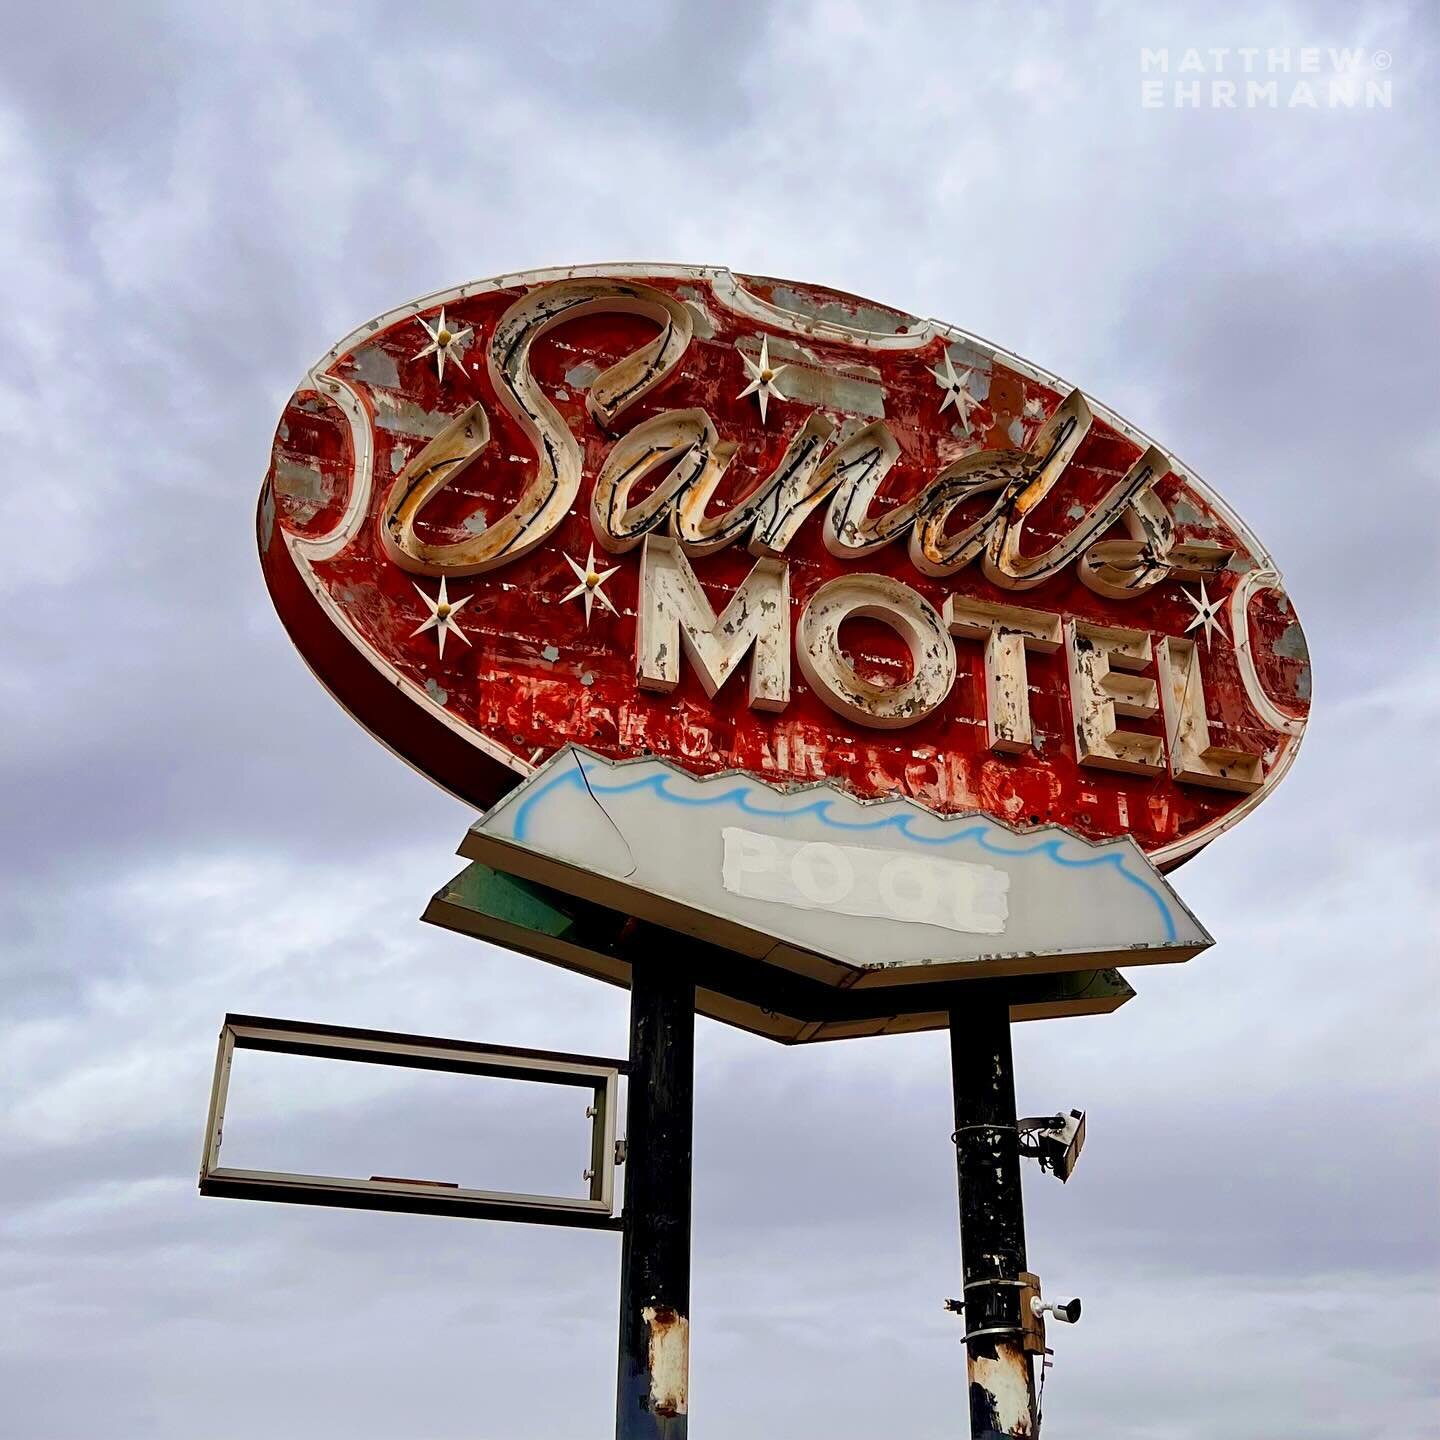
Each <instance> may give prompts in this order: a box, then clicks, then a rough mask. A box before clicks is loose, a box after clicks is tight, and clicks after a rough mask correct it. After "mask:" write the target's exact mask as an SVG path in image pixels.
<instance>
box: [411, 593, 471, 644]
mask: <svg viewBox="0 0 1440 1440" xmlns="http://www.w3.org/2000/svg"><path fill="white" fill-rule="evenodd" d="M411 583H412V584H414V582H413V581H412V582H411ZM415 593H416V594H417V595H418V596H419V597H420V598H421V599H422V600H423V601H424V602H425V603H426V605H428V606H429V607H430V618H429V619H428V620H426V621H424V622H422V623H421V624H419V625H417V626H416V627H415V628H414V629H413V630H412V631H411V632H410V635H411V638H412V639H413V638H414V637H415V636H416V635H423V634H424V633H425V632H426V631H427V630H434V632H435V637H436V639H437V640H438V641H439V643H440V658H441V659H442V660H443V659H444V658H445V637H446V636H447V635H458V636H459V637H460V638H461V639H462V640H463V641H464V642H465V643H466V644H467V645H468V644H469V643H470V637H469V636H468V635H466V633H465V632H464V631H463V630H462V629H461V628H460V627H459V626H458V625H457V624H456V623H455V612H456V611H457V610H458V609H459V608H460V607H461V606H462V605H464V604H466V603H467V602H468V601H469V599H470V596H468V595H462V596H461V597H460V598H459V599H458V600H452V599H451V598H450V597H449V596H448V595H447V594H446V593H445V577H444V576H443V575H442V576H441V577H440V595H439V598H438V599H435V600H432V599H431V598H430V597H429V596H428V595H427V594H426V593H425V592H424V591H423V590H422V589H421V588H420V587H419V586H418V585H416V586H415Z"/></svg>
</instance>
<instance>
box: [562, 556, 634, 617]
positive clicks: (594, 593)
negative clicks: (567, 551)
mask: <svg viewBox="0 0 1440 1440" xmlns="http://www.w3.org/2000/svg"><path fill="white" fill-rule="evenodd" d="M565 563H566V564H567V565H568V566H569V567H570V568H571V569H572V570H573V571H574V572H575V578H576V579H577V580H578V581H579V582H580V583H579V584H578V585H577V586H576V587H575V588H574V589H573V590H571V591H570V592H569V593H568V594H565V595H562V596H561V597H560V603H561V604H562V605H563V604H564V603H565V602H566V601H567V600H576V599H583V600H584V601H585V626H586V629H589V626H590V612H591V611H592V610H593V609H594V608H595V602H596V601H597V600H598V601H599V602H600V603H601V604H602V605H603V606H604V607H605V608H606V609H607V610H608V611H609V612H610V613H611V614H612V615H618V614H619V613H620V612H619V611H618V610H617V609H616V608H615V604H614V602H613V601H612V600H611V599H610V597H609V596H608V595H607V594H606V593H605V591H604V590H603V589H602V588H601V587H602V586H603V585H604V584H605V582H606V581H607V580H608V579H609V578H610V577H611V576H612V575H613V574H614V573H615V572H616V571H617V570H618V569H619V568H620V567H619V566H618V565H612V566H611V567H610V568H609V569H608V570H597V569H596V568H595V547H594V546H593V545H592V546H591V547H590V553H589V555H587V556H586V557H585V563H584V565H581V563H580V562H579V561H578V560H572V559H571V558H570V556H568V555H567V556H566V557H565Z"/></svg>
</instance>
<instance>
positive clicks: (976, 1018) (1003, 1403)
mask: <svg viewBox="0 0 1440 1440" xmlns="http://www.w3.org/2000/svg"><path fill="white" fill-rule="evenodd" d="M950 1065H951V1074H952V1078H953V1081H954V1087H955V1164H956V1170H957V1173H958V1178H959V1185H960V1251H961V1260H962V1265H963V1269H964V1276H965V1308H964V1310H963V1311H962V1318H963V1320H964V1322H965V1337H966V1338H965V1351H966V1363H967V1366H968V1370H969V1381H970V1433H971V1435H972V1436H973V1437H974V1440H1016V1437H1022V1436H1023V1437H1027V1440H1028V1437H1031V1436H1034V1435H1035V1434H1036V1432H1037V1429H1038V1419H1037V1416H1036V1413H1035V1380H1034V1374H1033V1371H1032V1368H1031V1362H1030V1356H1029V1355H1028V1354H1027V1353H1026V1351H1025V1349H1024V1346H1023V1344H1022V1340H1021V1329H1022V1324H1021V1314H1020V1304H1021V1286H1020V1284H1019V1280H1020V1276H1021V1274H1022V1273H1023V1272H1024V1271H1025V1268H1026V1267H1025V1213H1024V1209H1023V1206H1022V1203H1021V1196H1020V1135H1019V1132H1018V1131H1017V1130H1016V1128H1015V1121H1016V1115H1015V1072H1014V1064H1013V1061H1012V1059H1011V1055H1010V1005H1009V1001H1008V999H1007V998H1006V996H1005V994H1004V992H1003V991H1002V990H992V989H990V988H988V987H985V986H982V985H979V984H976V985H974V986H973V989H972V988H969V987H967V990H966V995H965V999H964V1001H963V1003H962V1004H959V1005H956V1006H954V1007H952V1009H951V1011H950Z"/></svg>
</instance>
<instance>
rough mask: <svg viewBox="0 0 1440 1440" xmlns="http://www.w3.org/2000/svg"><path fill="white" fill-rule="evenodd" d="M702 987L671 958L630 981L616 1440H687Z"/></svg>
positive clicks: (643, 963)
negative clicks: (698, 999)
mask: <svg viewBox="0 0 1440 1440" xmlns="http://www.w3.org/2000/svg"><path fill="white" fill-rule="evenodd" d="M694 1096H695V984H694V981H693V980H692V979H691V978H690V976H689V975H688V973H687V972H686V970H685V968H684V967H683V965H681V964H679V963H677V962H676V960H675V959H674V958H673V954H672V957H671V958H670V959H669V960H668V961H667V960H666V959H665V958H663V957H657V956H647V957H644V958H641V957H639V956H636V957H635V958H633V959H632V961H631V980H630V1079H629V1094H628V1098H627V1101H626V1127H625V1130H626V1133H625V1229H624V1236H623V1240H622V1246H621V1251H620V1370H619V1383H618V1390H617V1395H616V1402H615V1436H616V1440H684V1437H685V1434H686V1425H687V1413H686V1412H687V1409H688V1393H689V1366H690V1148H691V1135H692V1131H693V1120H694Z"/></svg>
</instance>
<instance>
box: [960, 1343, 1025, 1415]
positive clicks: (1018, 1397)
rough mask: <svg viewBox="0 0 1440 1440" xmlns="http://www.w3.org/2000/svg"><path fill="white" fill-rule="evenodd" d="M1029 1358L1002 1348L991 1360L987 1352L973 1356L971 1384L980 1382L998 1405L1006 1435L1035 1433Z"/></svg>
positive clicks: (997, 1411)
mask: <svg viewBox="0 0 1440 1440" xmlns="http://www.w3.org/2000/svg"><path fill="white" fill-rule="evenodd" d="M1028 1365H1029V1361H1028V1360H1027V1359H1026V1358H1025V1356H1024V1355H1021V1354H1018V1353H1017V1352H1015V1351H1012V1350H1007V1349H1005V1348H1003V1347H1002V1349H1001V1351H1000V1354H999V1355H997V1356H996V1357H995V1359H993V1360H991V1359H989V1358H987V1357H986V1356H984V1355H972V1356H971V1357H970V1383H971V1384H972V1385H979V1386H980V1387H981V1389H983V1390H984V1391H985V1393H986V1394H987V1395H989V1396H990V1398H991V1400H992V1401H993V1403H994V1406H995V1423H996V1426H997V1427H998V1429H999V1430H1000V1432H1001V1434H1003V1435H1013V1436H1020V1435H1033V1434H1034V1433H1035V1431H1034V1426H1033V1423H1032V1417H1031V1414H1030V1386H1029V1384H1028V1383H1027V1381H1026V1369H1027V1367H1028Z"/></svg>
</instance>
